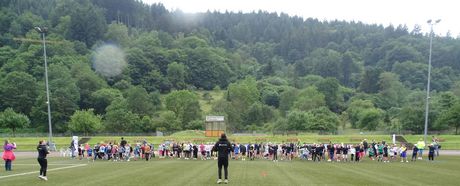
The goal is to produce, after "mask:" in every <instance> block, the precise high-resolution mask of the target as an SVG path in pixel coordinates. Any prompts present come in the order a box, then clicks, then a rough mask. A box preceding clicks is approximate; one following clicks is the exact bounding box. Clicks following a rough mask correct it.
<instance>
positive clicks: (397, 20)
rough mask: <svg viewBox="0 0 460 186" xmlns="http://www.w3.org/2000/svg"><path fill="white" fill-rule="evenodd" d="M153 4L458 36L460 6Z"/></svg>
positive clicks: (172, 0)
mask: <svg viewBox="0 0 460 186" xmlns="http://www.w3.org/2000/svg"><path fill="white" fill-rule="evenodd" d="M143 1H144V2H145V3H148V4H152V3H158V2H161V3H163V4H164V5H165V7H166V8H167V9H168V10H175V9H180V10H182V11H183V12H186V13H196V12H206V11H207V10H211V11H214V10H217V11H221V12H224V11H226V10H228V11H233V12H238V11H242V12H251V11H257V10H265V11H268V12H277V13H281V12H284V13H287V14H289V15H291V16H294V15H297V16H301V17H303V18H308V17H312V18H318V19H320V20H335V19H338V20H347V21H352V20H354V21H361V22H364V23H377V24H383V25H384V26H387V25H389V24H393V25H394V26H397V25H399V24H406V25H407V27H408V28H409V31H411V30H412V29H413V28H414V25H415V24H418V25H420V26H422V31H424V32H429V26H428V24H427V23H426V21H427V20H428V19H433V20H435V19H441V20H442V21H441V22H440V23H439V24H437V25H436V26H435V27H434V30H435V32H436V33H437V34H439V35H446V33H447V32H448V31H450V33H451V35H452V36H453V37H457V36H459V35H460V22H459V21H460V6H458V4H459V3H457V2H456V1H455V0H431V1H430V0H379V1H377V0H315V1H313V0H143Z"/></svg>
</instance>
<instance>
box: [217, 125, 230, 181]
mask: <svg viewBox="0 0 460 186" xmlns="http://www.w3.org/2000/svg"><path fill="white" fill-rule="evenodd" d="M213 150H214V151H217V152H218V159H217V166H218V174H219V179H218V180H217V184H220V183H222V167H224V173H225V181H224V183H225V184H227V183H228V155H229V153H230V152H231V151H233V149H232V145H231V144H230V142H229V141H228V139H227V136H226V135H225V133H223V134H221V135H220V138H219V141H217V142H216V144H215V145H214V149H213Z"/></svg>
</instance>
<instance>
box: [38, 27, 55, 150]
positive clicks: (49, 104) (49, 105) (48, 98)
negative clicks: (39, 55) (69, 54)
mask: <svg viewBox="0 0 460 186" xmlns="http://www.w3.org/2000/svg"><path fill="white" fill-rule="evenodd" d="M35 30H36V31H37V32H39V33H40V34H41V35H42V41H43V57H44V58H45V85H46V105H47V106H48V129H49V136H48V144H49V147H50V148H51V150H53V151H54V150H55V149H54V144H53V141H52V137H53V129H52V125H51V102H50V93H49V84H48V62H47V60H46V37H45V35H46V32H47V31H48V28H46V27H35Z"/></svg>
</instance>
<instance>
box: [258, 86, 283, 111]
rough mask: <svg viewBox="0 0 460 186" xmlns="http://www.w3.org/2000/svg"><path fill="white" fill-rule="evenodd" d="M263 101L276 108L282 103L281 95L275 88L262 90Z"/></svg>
mask: <svg viewBox="0 0 460 186" xmlns="http://www.w3.org/2000/svg"><path fill="white" fill-rule="evenodd" d="M262 101H263V102H264V103H265V104H267V105H269V106H273V107H275V108H278V106H279V104H280V95H279V94H278V92H276V91H275V90H269V89H264V90H263V91H262Z"/></svg>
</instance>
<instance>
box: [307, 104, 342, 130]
mask: <svg viewBox="0 0 460 186" xmlns="http://www.w3.org/2000/svg"><path fill="white" fill-rule="evenodd" d="M309 115H311V116H312V117H310V120H309V121H308V122H307V128H308V129H309V130H319V131H337V127H338V125H339V123H340V120H339V117H338V116H337V115H336V114H335V113H333V112H331V111H330V110H329V109H328V108H327V107H324V106H323V107H318V108H315V109H313V110H311V111H309Z"/></svg>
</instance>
